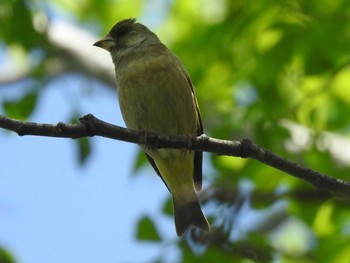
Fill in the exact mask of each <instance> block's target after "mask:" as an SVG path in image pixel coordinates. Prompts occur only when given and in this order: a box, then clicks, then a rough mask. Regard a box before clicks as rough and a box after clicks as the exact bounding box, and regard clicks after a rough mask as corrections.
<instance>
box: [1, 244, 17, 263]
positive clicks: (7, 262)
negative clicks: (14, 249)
mask: <svg viewBox="0 0 350 263" xmlns="http://www.w3.org/2000/svg"><path fill="white" fill-rule="evenodd" d="M0 262H1V263H15V262H16V261H15V258H14V257H13V256H12V255H11V254H10V253H9V252H8V251H7V250H5V249H4V248H2V247H0Z"/></svg>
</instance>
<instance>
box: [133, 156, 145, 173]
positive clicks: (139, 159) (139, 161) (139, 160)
mask: <svg viewBox="0 0 350 263" xmlns="http://www.w3.org/2000/svg"><path fill="white" fill-rule="evenodd" d="M146 163H147V158H146V155H145V153H144V152H143V151H141V150H139V151H138V153H137V155H136V160H135V162H134V168H133V173H134V174H136V172H138V171H139V170H140V169H141V168H142V167H143V166H144V165H145V164H146Z"/></svg>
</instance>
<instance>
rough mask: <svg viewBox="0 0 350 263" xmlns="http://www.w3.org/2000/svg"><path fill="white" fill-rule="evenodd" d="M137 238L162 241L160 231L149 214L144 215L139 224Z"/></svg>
mask: <svg viewBox="0 0 350 263" xmlns="http://www.w3.org/2000/svg"><path fill="white" fill-rule="evenodd" d="M137 239H138V240H143V241H160V236H159V233H158V231H157V229H156V227H155V225H154V223H153V221H152V219H151V218H150V217H148V216H144V217H142V218H141V219H140V220H139V222H138V224H137Z"/></svg>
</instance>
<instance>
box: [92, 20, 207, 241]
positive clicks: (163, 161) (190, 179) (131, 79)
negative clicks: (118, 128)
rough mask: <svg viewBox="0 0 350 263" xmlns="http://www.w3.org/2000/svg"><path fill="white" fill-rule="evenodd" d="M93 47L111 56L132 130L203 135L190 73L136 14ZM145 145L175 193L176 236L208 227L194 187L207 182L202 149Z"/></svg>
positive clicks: (149, 159) (119, 24) (152, 163)
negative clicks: (195, 228) (194, 227)
mask: <svg viewBox="0 0 350 263" xmlns="http://www.w3.org/2000/svg"><path fill="white" fill-rule="evenodd" d="M94 46H97V47H100V48H103V49H105V50H107V51H109V52H110V54H111V56H112V60H113V63H114V66H115V73H116V79H117V90H118V98H119V105H120V109H121V112H122V115H123V119H124V121H125V124H126V126H127V127H128V128H129V129H133V130H141V131H145V132H154V133H158V134H162V135H183V136H198V135H201V134H203V127H202V121H201V117H200V112H199V107H198V103H197V99H196V95H195V92H194V88H193V85H192V81H191V79H190V76H189V74H188V72H187V70H186V69H185V67H184V65H183V64H182V63H181V61H180V60H179V58H178V57H177V56H176V55H175V54H173V53H172V52H171V51H169V49H168V48H167V47H166V46H165V45H164V44H162V43H161V41H160V40H159V38H158V37H157V35H156V34H154V33H153V32H152V31H150V30H149V29H148V28H147V27H146V26H144V25H143V24H141V23H138V22H136V20H135V19H125V20H122V21H120V22H119V23H117V24H116V25H115V26H114V27H113V28H112V29H111V31H110V32H109V33H108V35H107V36H106V37H105V38H103V39H102V40H100V41H97V42H96V43H95V44H94ZM141 147H142V148H143V150H144V152H145V153H146V156H147V158H148V161H149V162H150V164H151V165H152V167H153V168H154V170H155V171H156V173H157V174H158V175H159V176H160V177H161V179H162V180H163V182H164V183H165V185H166V186H167V187H168V189H169V191H170V192H171V194H172V198H173V207H174V218H175V227H176V233H177V235H178V236H182V234H183V233H184V232H185V231H186V229H187V228H188V227H189V226H190V225H194V226H196V227H198V228H200V229H203V230H206V231H208V230H209V229H210V226H209V223H208V221H207V219H206V218H205V216H204V214H203V212H202V210H201V207H200V204H199V202H198V199H197V196H196V193H195V190H194V189H195V188H196V190H198V191H199V190H201V187H202V152H196V151H189V150H179V149H154V148H151V147H148V146H141Z"/></svg>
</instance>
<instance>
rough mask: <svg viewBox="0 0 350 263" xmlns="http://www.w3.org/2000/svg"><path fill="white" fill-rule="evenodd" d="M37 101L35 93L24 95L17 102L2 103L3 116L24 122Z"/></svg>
mask: <svg viewBox="0 0 350 263" xmlns="http://www.w3.org/2000/svg"><path fill="white" fill-rule="evenodd" d="M37 99H38V93H37V92H36V91H32V92H29V93H27V94H25V95H24V96H23V97H21V98H20V99H18V100H11V101H10V100H7V101H4V103H3V107H4V111H5V114H6V115H7V116H9V117H11V118H14V119H18V120H26V119H27V118H28V117H29V116H30V115H31V114H32V112H33V110H34V109H35V106H36V102H37Z"/></svg>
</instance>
